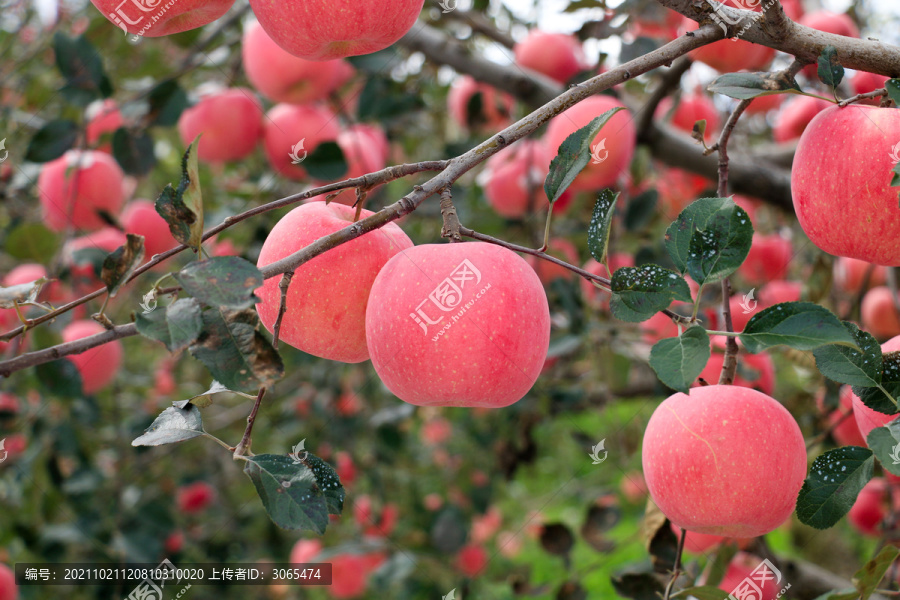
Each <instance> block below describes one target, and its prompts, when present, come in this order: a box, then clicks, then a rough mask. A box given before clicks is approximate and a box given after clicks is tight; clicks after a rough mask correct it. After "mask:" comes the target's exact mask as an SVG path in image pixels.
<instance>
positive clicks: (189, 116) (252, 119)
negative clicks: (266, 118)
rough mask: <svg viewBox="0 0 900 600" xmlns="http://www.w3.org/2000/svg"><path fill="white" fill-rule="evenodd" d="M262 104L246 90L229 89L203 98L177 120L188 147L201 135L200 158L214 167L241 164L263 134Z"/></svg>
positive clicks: (180, 132) (182, 138)
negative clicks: (230, 163) (216, 165)
mask: <svg viewBox="0 0 900 600" xmlns="http://www.w3.org/2000/svg"><path fill="white" fill-rule="evenodd" d="M262 118H263V109H262V104H260V103H259V100H257V99H256V95H255V94H254V93H253V92H252V91H250V90H248V89H247V88H230V89H227V90H222V91H218V92H213V93H210V94H208V95H205V96H203V97H201V99H200V101H199V102H197V104H195V105H194V106H192V107H190V108H188V109H187V110H185V111H184V112H183V113H182V114H181V118H180V119H178V133H179V134H180V135H181V141H182V143H183V144H184V145H185V146H187V145H188V144H190V143H191V142H192V141H194V138H195V137H197V136H198V135H200V134H203V137H201V138H200V145H199V147H198V148H197V157H198V158H199V159H200V160H205V161H208V162H211V163H225V162H232V161H236V160H241V159H242V158H245V157H247V156H248V155H249V154H250V153H251V152H253V150H254V149H255V148H256V144H257V143H258V142H259V140H260V138H261V137H262V132H263V124H262Z"/></svg>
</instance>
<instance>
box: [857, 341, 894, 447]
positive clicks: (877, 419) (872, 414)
mask: <svg viewBox="0 0 900 600" xmlns="http://www.w3.org/2000/svg"><path fill="white" fill-rule="evenodd" d="M897 351H900V336H897V337H894V338H891V339H889V340H888V341H886V342H885V343H883V344H882V345H881V352H882V353H883V354H886V353H888V352H897ZM852 401H853V416H854V418H855V419H856V425H857V427H859V433H860V434H861V435H862V437H863V439H867V438H868V437H869V433H870V432H871V431H872V430H873V429H875V428H876V427H883V426H885V425H887V424H888V423H890V422H891V421H893V420H894V419H896V418H897V417H900V415H898V414H893V415H886V414H884V413H880V412H878V411H877V410H872V409H871V408H869V407H868V406H866V405H865V404H863V401H862V400H860V399H859V396H857V395H856V394H853V396H852ZM866 445H868V443H867V444H866Z"/></svg>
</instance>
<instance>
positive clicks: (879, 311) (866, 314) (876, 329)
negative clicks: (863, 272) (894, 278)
mask: <svg viewBox="0 0 900 600" xmlns="http://www.w3.org/2000/svg"><path fill="white" fill-rule="evenodd" d="M860 312H861V313H862V324H863V329H865V330H866V331H868V332H869V333H871V334H872V335H873V336H875V337H876V338H878V339H879V340H885V339H888V338H892V337H894V336H898V335H900V315H898V314H897V307H896V306H895V305H894V294H892V293H891V290H890V288H888V287H887V286H884V285H881V286H878V287H874V288H872V289H871V290H869V291H868V292H866V295H865V296H863V301H862V307H861V310H860Z"/></svg>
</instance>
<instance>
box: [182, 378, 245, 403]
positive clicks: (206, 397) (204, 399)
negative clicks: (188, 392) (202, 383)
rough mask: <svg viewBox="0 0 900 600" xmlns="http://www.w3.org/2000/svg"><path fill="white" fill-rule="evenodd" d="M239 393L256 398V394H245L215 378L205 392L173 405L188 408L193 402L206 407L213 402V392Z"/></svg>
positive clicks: (239, 394)
mask: <svg viewBox="0 0 900 600" xmlns="http://www.w3.org/2000/svg"><path fill="white" fill-rule="evenodd" d="M225 392H227V393H229V394H237V395H238V396H243V397H244V398H249V399H250V400H255V399H256V394H245V393H244V392H237V391H235V390H229V389H228V388H227V387H225V386H224V385H222V384H221V383H219V382H218V381H216V380H215V379H213V382H212V384H211V385H210V386H209V389H208V390H206V391H205V392H203V393H202V394H197V395H196V396H191V397H190V398H188V399H187V400H179V401H178V402H173V403H172V406H175V407H177V408H187V405H188V404H193V405H194V406H196V407H197V408H206V407H207V406H211V405H212V403H213V399H212V396H213V394H222V393H225Z"/></svg>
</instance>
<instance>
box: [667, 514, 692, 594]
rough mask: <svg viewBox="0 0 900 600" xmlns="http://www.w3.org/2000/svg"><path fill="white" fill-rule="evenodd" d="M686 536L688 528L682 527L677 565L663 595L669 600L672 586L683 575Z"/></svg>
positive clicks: (676, 556)
mask: <svg viewBox="0 0 900 600" xmlns="http://www.w3.org/2000/svg"><path fill="white" fill-rule="evenodd" d="M686 537H687V530H686V529H682V530H681V535H680V536H679V537H678V550H677V551H676V553H675V567H674V568H673V569H672V579H670V580H669V583H668V585H666V593H665V595H664V596H663V600H669V597H670V596H671V595H672V588H673V587H674V586H675V582H676V581H677V580H678V576H679V575H681V555H682V554H683V553H684V540H685V538H686Z"/></svg>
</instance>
